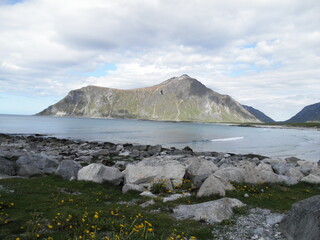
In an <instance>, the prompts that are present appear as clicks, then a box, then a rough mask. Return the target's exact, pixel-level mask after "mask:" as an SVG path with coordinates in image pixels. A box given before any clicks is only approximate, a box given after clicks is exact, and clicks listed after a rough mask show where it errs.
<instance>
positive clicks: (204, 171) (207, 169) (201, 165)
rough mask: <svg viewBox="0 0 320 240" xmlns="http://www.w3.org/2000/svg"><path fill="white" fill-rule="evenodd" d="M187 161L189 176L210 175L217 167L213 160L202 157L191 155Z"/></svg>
mask: <svg viewBox="0 0 320 240" xmlns="http://www.w3.org/2000/svg"><path fill="white" fill-rule="evenodd" d="M187 162H188V163H189V165H188V167H187V173H188V174H189V175H190V176H191V177H195V176H199V175H211V174H212V173H214V172H215V171H216V170H217V169H218V167H217V165H215V164H214V163H213V162H209V161H207V160H205V159H202V158H197V157H193V158H190V159H188V160H187Z"/></svg>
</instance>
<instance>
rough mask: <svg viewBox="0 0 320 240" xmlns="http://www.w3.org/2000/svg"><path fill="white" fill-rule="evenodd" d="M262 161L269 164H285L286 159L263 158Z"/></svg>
mask: <svg viewBox="0 0 320 240" xmlns="http://www.w3.org/2000/svg"><path fill="white" fill-rule="evenodd" d="M262 162H263V163H267V164H270V165H271V166H273V165H276V164H281V163H282V164H286V163H287V161H286V160H285V159H281V158H265V159H263V160H262Z"/></svg>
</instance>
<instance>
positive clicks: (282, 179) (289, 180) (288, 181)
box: [278, 175, 299, 185]
mask: <svg viewBox="0 0 320 240" xmlns="http://www.w3.org/2000/svg"><path fill="white" fill-rule="evenodd" d="M278 177H279V182H281V183H284V184H287V185H295V184H297V183H298V182H299V181H298V180H297V179H295V178H293V177H288V176H284V175H279V176H278Z"/></svg>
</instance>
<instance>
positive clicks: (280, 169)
mask: <svg viewBox="0 0 320 240" xmlns="http://www.w3.org/2000/svg"><path fill="white" fill-rule="evenodd" d="M272 169H273V171H274V172H275V173H276V174H279V175H285V174H286V173H287V171H288V169H289V167H288V165H287V164H286V163H277V164H274V165H273V166H272Z"/></svg>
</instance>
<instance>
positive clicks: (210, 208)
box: [173, 198, 245, 223]
mask: <svg viewBox="0 0 320 240" xmlns="http://www.w3.org/2000/svg"><path fill="white" fill-rule="evenodd" d="M244 206H245V204H243V203H242V202H241V201H239V200H238V199H235V198H221V199H218V200H215V201H210V202H204V203H199V204H194V205H180V206H178V207H177V208H175V209H173V213H174V216H175V218H177V219H179V220H185V219H193V220H196V221H205V222H208V223H217V222H221V221H223V220H225V219H229V218H230V217H231V216H232V215H233V210H232V209H233V208H235V207H244Z"/></svg>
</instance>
